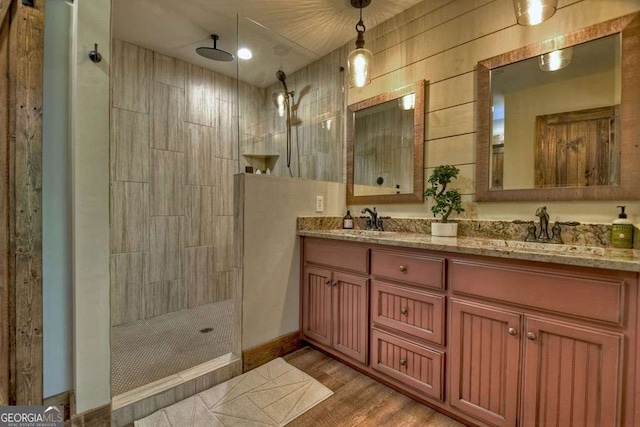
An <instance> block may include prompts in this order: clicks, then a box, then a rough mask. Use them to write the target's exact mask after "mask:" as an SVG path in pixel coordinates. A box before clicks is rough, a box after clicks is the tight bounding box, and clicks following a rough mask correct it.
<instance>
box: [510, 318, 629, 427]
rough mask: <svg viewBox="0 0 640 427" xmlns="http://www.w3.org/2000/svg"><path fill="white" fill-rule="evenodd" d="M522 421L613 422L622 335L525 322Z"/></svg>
mask: <svg viewBox="0 0 640 427" xmlns="http://www.w3.org/2000/svg"><path fill="white" fill-rule="evenodd" d="M525 337H526V339H525V340H524V341H525V353H524V354H525V359H524V385H523V420H522V425H523V426H526V427H536V426H601V427H609V426H617V425H619V423H620V420H619V419H618V412H619V411H618V408H619V403H620V402H619V399H620V394H619V393H620V390H619V384H620V351H621V343H622V336H620V335H618V334H614V333H609V332H605V331H600V330H594V329H590V328H585V327H582V326H578V325H572V324H567V323H560V322H555V321H551V320H546V319H540V318H532V317H527V318H526V320H525Z"/></svg>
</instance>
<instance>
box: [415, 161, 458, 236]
mask: <svg viewBox="0 0 640 427" xmlns="http://www.w3.org/2000/svg"><path fill="white" fill-rule="evenodd" d="M459 173H460V169H458V168H457V167H455V166H451V165H440V166H438V167H436V168H435V169H434V170H433V173H432V174H431V176H430V177H429V184H431V188H428V189H427V191H425V192H424V195H425V196H426V197H431V198H433V201H434V203H433V206H431V212H433V216H438V215H440V216H441V217H442V219H441V220H440V222H434V223H432V224H431V235H432V236H441V237H455V236H457V234H458V224H457V223H455V222H449V221H448V220H449V215H451V212H453V211H455V212H456V213H460V212H464V209H463V207H462V198H461V197H460V193H459V192H458V190H456V189H455V188H451V189H449V190H447V184H450V183H451V180H452V179H453V178H456V177H457V176H458V174H459Z"/></svg>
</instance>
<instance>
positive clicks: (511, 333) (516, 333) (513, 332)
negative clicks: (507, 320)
mask: <svg viewBox="0 0 640 427" xmlns="http://www.w3.org/2000/svg"><path fill="white" fill-rule="evenodd" d="M507 332H509V335H514V336H515V335H518V330H517V329H516V328H509V329H508V330H507Z"/></svg>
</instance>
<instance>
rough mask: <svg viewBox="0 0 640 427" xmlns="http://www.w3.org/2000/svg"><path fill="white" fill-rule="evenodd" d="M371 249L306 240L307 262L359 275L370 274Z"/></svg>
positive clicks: (305, 256)
mask: <svg viewBox="0 0 640 427" xmlns="http://www.w3.org/2000/svg"><path fill="white" fill-rule="evenodd" d="M368 255H369V249H368V248H366V247H364V246H355V245H348V244H343V243H335V242H329V241H324V240H317V239H304V259H305V261H306V262H310V263H313V264H319V265H328V266H331V267H338V268H342V269H345V270H351V271H355V272H358V273H364V274H367V273H369V256H368Z"/></svg>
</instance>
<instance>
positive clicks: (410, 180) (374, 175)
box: [347, 81, 425, 204]
mask: <svg viewBox="0 0 640 427" xmlns="http://www.w3.org/2000/svg"><path fill="white" fill-rule="evenodd" d="M424 91H425V87H424V81H420V82H418V83H416V84H414V85H411V86H407V87H404V88H401V89H398V90H396V91H393V92H390V93H386V94H382V95H378V96H376V97H374V98H370V99H367V100H365V101H361V102H359V103H357V104H353V105H350V106H349V116H348V141H347V143H348V149H347V150H348V164H347V198H348V200H349V203H362V204H366V203H407V202H416V203H418V202H422V200H423V195H422V191H423V188H424V183H423V179H424V171H423V164H424V159H423V156H424Z"/></svg>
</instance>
